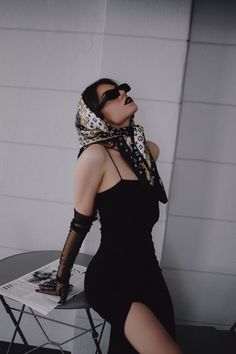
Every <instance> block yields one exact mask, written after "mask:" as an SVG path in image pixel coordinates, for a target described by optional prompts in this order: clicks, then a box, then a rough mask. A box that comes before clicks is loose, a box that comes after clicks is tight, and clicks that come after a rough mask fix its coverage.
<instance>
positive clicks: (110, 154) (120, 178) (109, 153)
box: [105, 147, 123, 180]
mask: <svg viewBox="0 0 236 354" xmlns="http://www.w3.org/2000/svg"><path fill="white" fill-rule="evenodd" d="M105 149H106V150H107V148H106V147H105ZM107 153H108V155H109V156H110V158H111V161H112V162H113V164H114V165H115V168H116V169H117V172H118V173H119V176H120V179H121V180H122V179H123V178H122V177H121V174H120V171H119V170H118V168H117V166H116V164H115V162H114V160H113V158H112V157H111V154H110V153H109V151H108V150H107Z"/></svg>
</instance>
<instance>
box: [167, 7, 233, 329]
mask: <svg viewBox="0 0 236 354" xmlns="http://www.w3.org/2000/svg"><path fill="white" fill-rule="evenodd" d="M235 16H236V4H235V2H234V1H227V2H223V1H215V0H214V1H210V0H207V1H206V0H204V1H203V0H198V1H196V4H195V10H194V17H193V25H192V31H191V40H190V48H189V56H188V61H187V71H186V79H185V83H184V93H183V104H182V107H181V108H182V109H181V112H180V120H179V130H178V141H177V150H176V157H175V164H174V173H173V178H172V183H171V193H170V200H169V209H168V217H167V227H166V234H165V242H164V248H163V255H162V262H161V264H162V266H163V268H164V274H165V276H166V279H167V282H168V284H169V286H170V290H171V293H172V296H173V300H174V306H175V310H176V317H177V321H178V322H180V323H181V322H182V323H189V324H196V325H213V326H215V327H218V328H222V329H228V328H230V327H231V326H232V325H233V323H234V322H235V320H236V302H235V293H236V282H235V274H236V258H235V250H236V202H235V200H236V192H235V191H236V166H235V164H236V158H235V148H236V142H235V131H236V119H235V116H236V105H235V99H236V90H235V87H236V69H235V60H236V29H235Z"/></svg>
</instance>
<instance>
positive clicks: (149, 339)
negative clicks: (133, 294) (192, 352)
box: [124, 302, 182, 354]
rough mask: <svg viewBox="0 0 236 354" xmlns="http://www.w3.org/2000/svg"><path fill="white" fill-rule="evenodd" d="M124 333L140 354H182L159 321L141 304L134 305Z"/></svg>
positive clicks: (134, 303) (135, 303) (128, 316)
mask: <svg viewBox="0 0 236 354" xmlns="http://www.w3.org/2000/svg"><path fill="white" fill-rule="evenodd" d="M124 333H125V336H126V338H127V340H128V341H129V342H130V343H131V345H132V346H133V347H134V348H135V349H136V350H137V352H138V353H140V354H182V352H181V350H180V348H179V346H178V345H177V343H176V342H175V341H174V339H173V338H172V337H171V335H170V334H169V333H168V332H167V330H166V329H165V327H164V326H163V325H162V323H161V322H160V321H159V319H158V318H157V317H156V316H155V315H154V313H153V312H152V311H151V309H150V308H149V307H148V306H146V305H145V304H143V303H141V302H133V303H132V305H131V307H130V310H129V313H128V315H127V318H126V321H125V325H124Z"/></svg>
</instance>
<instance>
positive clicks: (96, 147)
mask: <svg viewBox="0 0 236 354" xmlns="http://www.w3.org/2000/svg"><path fill="white" fill-rule="evenodd" d="M105 161H106V150H105V148H104V146H102V145H101V144H91V145H89V146H88V147H87V148H86V149H85V150H84V151H83V152H82V154H81V155H80V157H79V159H78V160H77V164H79V165H80V164H84V163H89V162H92V163H95V164H96V165H99V164H101V163H102V164H103V163H105Z"/></svg>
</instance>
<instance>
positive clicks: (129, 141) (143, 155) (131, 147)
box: [75, 97, 168, 204]
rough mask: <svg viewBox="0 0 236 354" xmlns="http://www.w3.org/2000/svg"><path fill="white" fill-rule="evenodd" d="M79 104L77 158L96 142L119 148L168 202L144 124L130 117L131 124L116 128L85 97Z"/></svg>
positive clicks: (76, 121)
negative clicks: (88, 104)
mask: <svg viewBox="0 0 236 354" xmlns="http://www.w3.org/2000/svg"><path fill="white" fill-rule="evenodd" d="M77 107H78V111H77V114H76V120H75V126H76V129H77V132H78V135H79V142H80V152H79V155H78V157H79V156H80V155H81V153H82V152H83V151H84V149H86V147H88V146H89V145H91V144H94V143H101V144H103V145H105V146H108V147H113V148H116V149H118V150H119V151H120V154H121V155H122V156H123V158H124V159H125V160H126V161H127V162H128V164H129V165H130V167H131V168H132V170H133V171H134V173H135V174H136V176H137V177H138V178H139V179H140V180H142V181H144V182H147V183H149V184H150V185H151V186H153V187H154V189H155V190H156V193H157V198H158V200H159V201H160V202H162V203H164V204H165V203H167V201H168V199H167V196H166V192H165V188H164V185H163V183H162V180H161V178H160V176H159V173H158V170H157V167H156V163H155V161H154V159H153V157H152V155H151V153H150V150H149V148H148V145H147V143H146V139H145V135H144V130H143V127H142V126H141V125H138V124H135V123H134V120H133V118H131V119H130V125H129V126H128V127H122V128H114V127H113V126H111V125H110V124H109V123H107V122H105V121H104V120H102V119H101V118H100V117H97V116H96V115H95V114H94V113H93V112H92V111H91V110H90V109H89V108H88V107H87V106H86V104H85V103H84V101H83V99H82V97H81V99H80V101H79V103H78V106H77Z"/></svg>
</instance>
